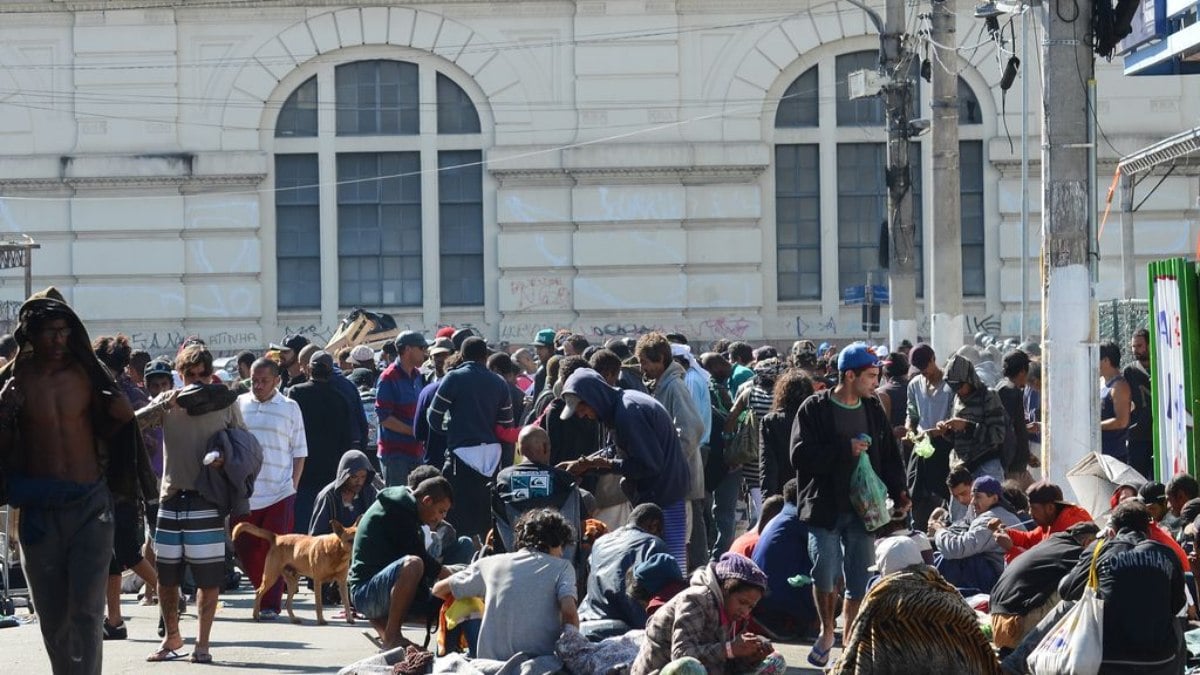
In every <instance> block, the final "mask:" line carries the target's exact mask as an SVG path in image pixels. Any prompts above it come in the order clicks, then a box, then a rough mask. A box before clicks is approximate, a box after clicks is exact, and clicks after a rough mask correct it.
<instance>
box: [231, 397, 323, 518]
mask: <svg viewBox="0 0 1200 675" xmlns="http://www.w3.org/2000/svg"><path fill="white" fill-rule="evenodd" d="M238 407H239V408H241V411H242V420H243V421H245V423H246V428H247V429H248V430H249V431H250V433H252V434H254V438H256V439H258V444H259V445H260V446H262V451H263V462H262V469H260V470H259V472H258V478H256V479H255V481H254V494H253V495H251V497H250V509H251V510H258V509H265V508H267V507H268V506H270V505H272V504H274V503H276V502H279V501H282V500H284V499H287V498H288V497H290V496H292V495H293V494H295V492H296V488H295V485H294V484H293V483H292V463H293V460H296V459H300V458H301V457H307V456H308V441H307V440H305V437H304V418H303V416H301V414H300V405H299V404H298V403H296V402H295V401H293V400H291V399H290V398H286V397H285V396H284V395H283V394H281V393H279V391H278V390H276V392H275V395H274V396H272V397H271V399H270V400H268V401H267V402H266V403H262V402H259V400H258V399H257V398H255V397H254V394H253V393H248V394H242V395H241V396H239V397H238Z"/></svg>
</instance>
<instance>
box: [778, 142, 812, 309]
mask: <svg viewBox="0 0 1200 675" xmlns="http://www.w3.org/2000/svg"><path fill="white" fill-rule="evenodd" d="M817 155H818V146H817V145H816V144H805V145H778V146H776V147H775V167H776V168H775V239H776V241H775V247H776V250H775V255H776V267H777V272H778V275H777V278H776V293H777V294H778V296H779V299H780V300H785V301H787V300H813V299H820V297H821V281H820V280H821V175H820V164H819V163H818V156H817ZM806 280H807V283H805V281H806ZM814 280H815V282H814Z"/></svg>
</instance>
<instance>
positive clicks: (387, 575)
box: [347, 476, 454, 650]
mask: <svg viewBox="0 0 1200 675" xmlns="http://www.w3.org/2000/svg"><path fill="white" fill-rule="evenodd" d="M453 503H454V492H453V490H452V488H451V487H450V482H449V481H447V480H446V479H445V478H442V477H440V476H439V477H437V478H429V479H426V480H424V481H422V482H421V484H420V485H418V486H417V489H416V490H410V489H408V488H407V487H390V488H384V489H383V490H381V491H380V492H379V498H378V499H377V500H376V502H375V503H374V504H372V505H371V507H370V508H368V509H367V512H366V513H365V514H363V517H362V520H361V521H359V523H358V532H357V534H355V536H354V551H353V553H352V554H351V558H350V574H349V577H348V579H347V581H348V585H349V587H350V600H351V602H352V603H353V604H354V607H355V609H356V610H358V612H360V613H362V614H363V615H364V616H366V617H367V618H368V619H369V620H370V621H371V625H372V626H374V627H375V630H376V631H378V633H379V638H380V641H381V646H382V648H383V649H384V650H388V649H394V648H395V647H398V646H401V645H406V644H409V641H408V640H405V639H404V636H403V635H402V634H401V632H400V629H401V627H402V625H403V624H404V619H405V616H406V615H407V614H408V610H409V607H411V606H412V605H413V603H414V601H415V602H417V605H418V606H421V605H422V604H424V601H425V600H427V599H428V598H429V591H430V588H431V587H432V585H433V582H434V581H435V580H436V579H441V578H443V577H445V576H447V572H446V571H445V570H444V569H443V568H442V565H441V563H439V562H438V561H437V560H435V559H434V558H433V557H432V556H430V555H429V553H428V552H427V551H426V550H425V535H424V533H423V532H422V530H421V525H428V526H429V527H431V528H433V527H437V525H438V523H440V522H441V521H442V519H443V518H445V517H446V512H448V511H449V510H450V505H451V504H453Z"/></svg>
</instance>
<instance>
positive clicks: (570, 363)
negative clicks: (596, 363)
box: [558, 356, 591, 382]
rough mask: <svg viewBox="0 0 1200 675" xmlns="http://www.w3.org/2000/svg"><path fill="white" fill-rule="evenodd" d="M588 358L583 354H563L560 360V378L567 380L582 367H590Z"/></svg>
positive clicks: (560, 379) (562, 380)
mask: <svg viewBox="0 0 1200 675" xmlns="http://www.w3.org/2000/svg"><path fill="white" fill-rule="evenodd" d="M590 367H591V366H590V365H589V364H588V362H587V359H585V358H583V357H582V356H563V357H561V358H560V359H559V361H558V380H559V381H560V382H566V381H567V378H568V377H571V374H572V373H574V372H575V371H577V370H579V369H580V368H590Z"/></svg>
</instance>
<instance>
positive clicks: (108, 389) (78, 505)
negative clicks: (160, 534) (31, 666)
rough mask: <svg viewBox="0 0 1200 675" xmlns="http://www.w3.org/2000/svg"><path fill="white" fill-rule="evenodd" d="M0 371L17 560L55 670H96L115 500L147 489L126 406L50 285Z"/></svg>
mask: <svg viewBox="0 0 1200 675" xmlns="http://www.w3.org/2000/svg"><path fill="white" fill-rule="evenodd" d="M14 337H15V338H16V341H17V343H18V344H19V345H20V347H19V351H18V352H17V355H16V357H15V358H14V360H13V361H11V362H9V363H8V364H6V365H5V367H4V369H3V370H0V383H3V388H2V389H0V475H3V476H5V478H6V479H7V487H8V490H9V492H8V494H7V495H4V494H0V499H2V500H3V502H6V503H8V504H11V505H13V506H16V507H20V508H21V510H22V513H21V515H22V517H21V526H20V530H21V531H20V535H21V563H22V569H23V570H24V571H25V578H26V580H27V582H28V583H29V590H30V593H31V596H32V598H33V602H34V604H36V605H37V610H38V619H39V622H38V623H39V625H40V627H41V630H42V640H43V642H44V643H45V645H46V652H47V654H48V655H49V657H50V665H51V668H52V670H53V672H54V673H55V674H56V675H58V674H60V673H94V674H96V675H98V674H99V673H100V672H101V635H102V629H101V622H102V621H103V619H104V605H105V589H106V587H107V578H108V568H109V562H110V561H111V559H112V556H113V512H112V499H113V496H114V495H115V496H119V497H123V498H126V499H129V500H134V501H142V500H144V499H145V498H147V497H149V496H150V495H151V494H152V493H153V490H154V477H153V473H152V472H151V471H150V458H149V456H148V455H147V454H146V450H145V447H144V445H143V444H142V439H141V434H140V433H139V431H138V428H137V425H135V424H131V422H132V421H133V419H134V411H133V406H132V405H131V404H130V402H129V399H128V398H127V397H126V396H125V395H124V393H122V391H121V389H120V387H119V386H118V385H117V384H116V382H114V380H113V378H112V375H111V374H109V372H108V370H107V369H106V368H105V367H104V366H103V365H102V364H101V363H100V361H98V360H97V359H96V356H95V353H94V352H93V351H92V346H91V343H90V340H89V339H88V335H87V331H86V330H85V329H84V326H83V323H82V322H81V321H80V320H79V317H78V316H76V315H75V313H74V312H73V311H72V310H71V308H70V307H68V306H67V304H66V303H65V302H64V301H63V298H62V295H61V294H59V293H58V291H57V290H55V289H48V290H47V291H45V292H43V293H40V294H38V295H35V296H33V297H32V298H30V299H29V300H28V301H26V302H25V303H24V304H23V305H22V306H21V309H20V312H19V314H18V327H17V330H16V331H15V335H14Z"/></svg>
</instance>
